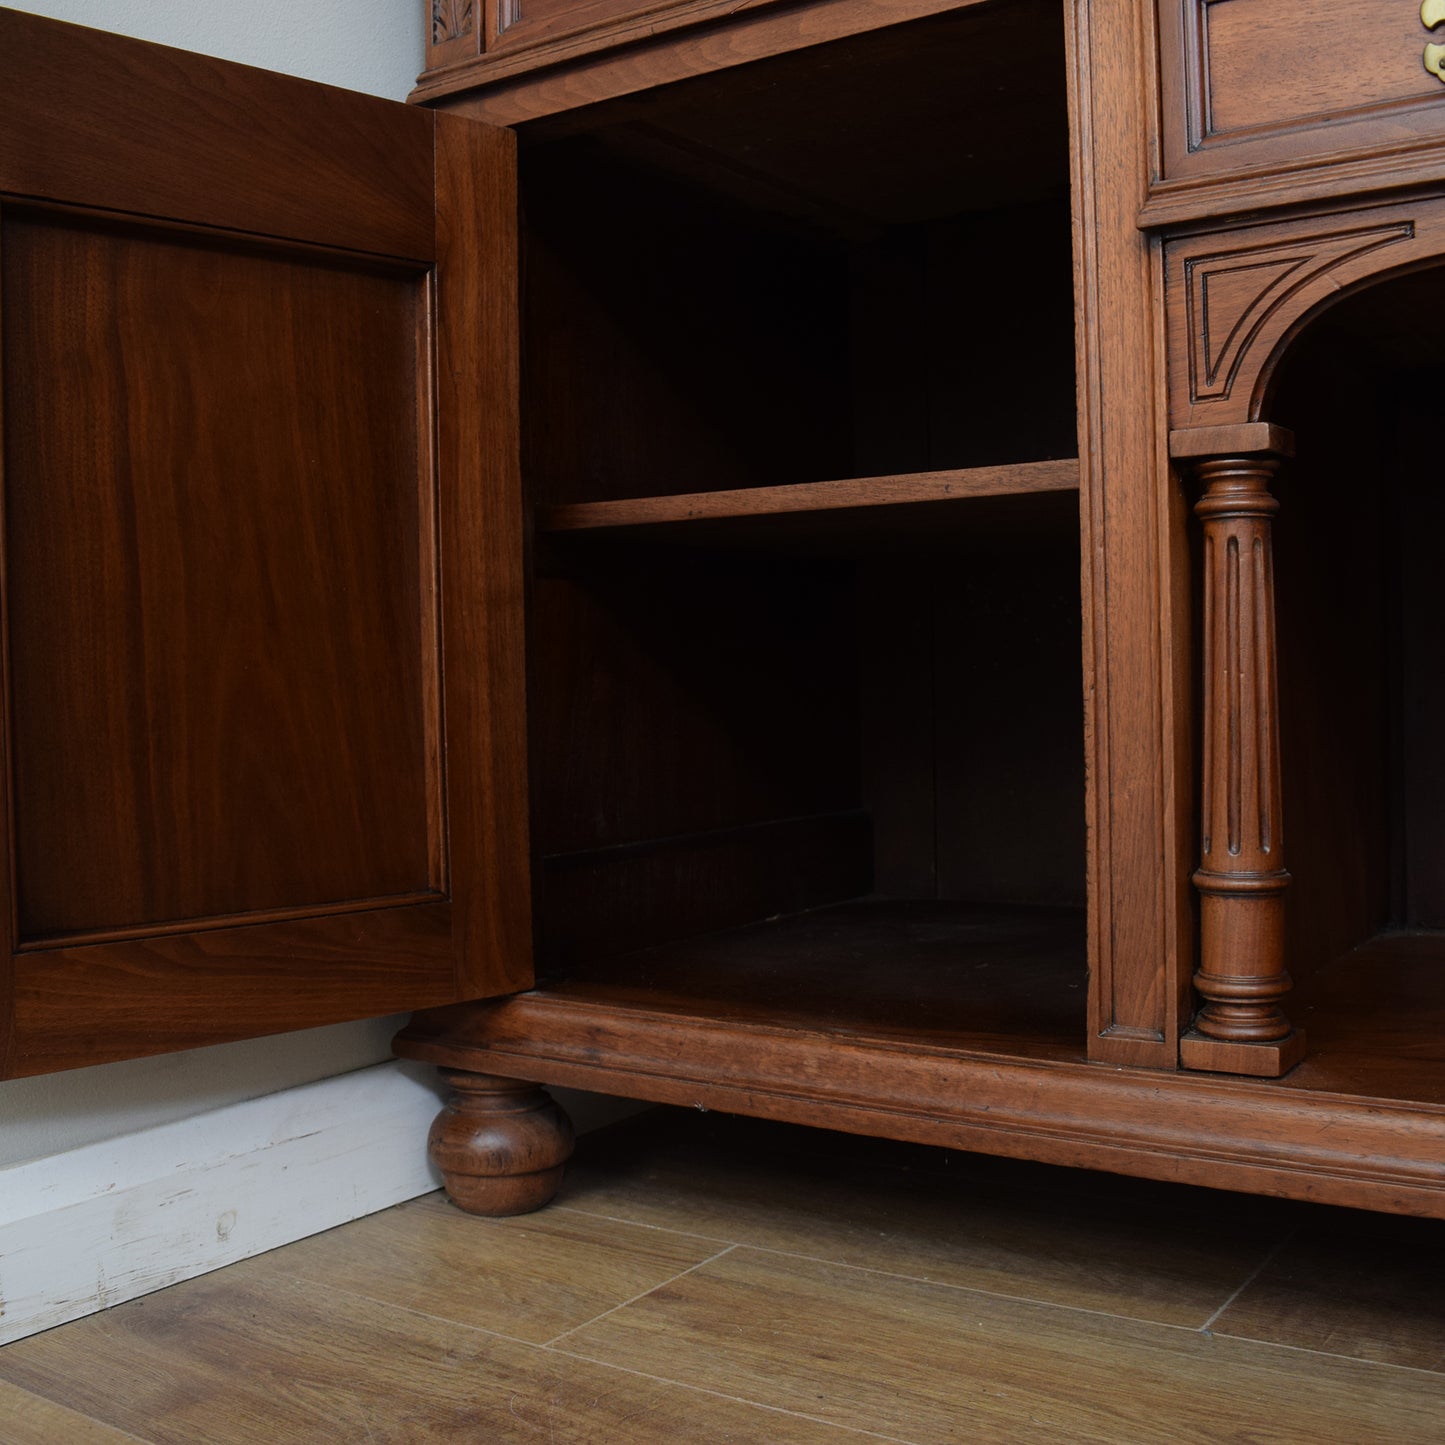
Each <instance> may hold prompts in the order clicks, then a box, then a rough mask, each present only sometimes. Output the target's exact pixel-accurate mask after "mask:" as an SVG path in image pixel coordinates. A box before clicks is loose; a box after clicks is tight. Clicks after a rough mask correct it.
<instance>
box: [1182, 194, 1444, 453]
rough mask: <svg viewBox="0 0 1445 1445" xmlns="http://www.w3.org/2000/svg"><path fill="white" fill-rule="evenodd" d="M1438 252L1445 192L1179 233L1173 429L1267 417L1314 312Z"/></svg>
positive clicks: (1441, 252) (1441, 249) (1435, 257)
mask: <svg viewBox="0 0 1445 1445" xmlns="http://www.w3.org/2000/svg"><path fill="white" fill-rule="evenodd" d="M1441 259H1445V197H1430V198H1427V199H1423V200H1417V201H1411V202H1408V203H1404V204H1395V205H1382V206H1364V207H1357V208H1355V209H1352V210H1349V211H1343V210H1336V211H1332V212H1329V213H1326V214H1319V215H1312V216H1306V217H1302V218H1299V219H1295V220H1290V221H1273V222H1269V223H1266V224H1261V225H1253V226H1242V227H1239V228H1237V229H1234V230H1232V231H1228V232H1224V233H1221V232H1217V231H1216V232H1209V233H1204V234H1200V235H1194V236H1186V237H1181V238H1178V239H1176V240H1173V241H1170V242H1169V243H1168V244H1167V245H1166V247H1165V266H1166V316H1167V325H1168V345H1169V421H1170V426H1171V427H1172V428H1174V429H1179V428H1184V427H1198V426H1229V425H1235V424H1238V423H1241V422H1250V421H1256V420H1259V419H1260V408H1261V403H1262V400H1263V398H1264V396H1265V393H1266V389H1267V386H1268V382H1269V377H1270V375H1271V374H1272V373H1273V370H1274V368H1275V366H1276V364H1277V363H1278V360H1279V358H1280V357H1281V356H1282V355H1283V353H1284V351H1285V349H1286V348H1287V345H1288V342H1289V341H1290V339H1292V337H1293V336H1294V335H1295V334H1296V332H1297V331H1298V330H1299V329H1300V327H1301V326H1302V325H1303V324H1304V323H1305V321H1306V320H1307V319H1309V318H1310V317H1311V316H1312V315H1314V314H1315V313H1316V312H1318V311H1319V310H1320V309H1321V308H1322V307H1324V306H1327V305H1330V304H1333V302H1335V301H1337V300H1339V299H1340V298H1341V297H1342V296H1343V295H1344V294H1345V293H1346V292H1347V291H1353V290H1357V289H1358V288H1359V287H1361V286H1363V285H1367V284H1370V283H1372V282H1374V281H1377V280H1379V279H1381V278H1382V277H1383V276H1385V275H1386V274H1388V273H1390V272H1394V271H1399V270H1408V269H1411V268H1414V267H1417V266H1421V265H1425V264H1428V263H1429V262H1430V261H1433V260H1441Z"/></svg>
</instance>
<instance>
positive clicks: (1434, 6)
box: [1420, 0, 1445, 81]
mask: <svg viewBox="0 0 1445 1445" xmlns="http://www.w3.org/2000/svg"><path fill="white" fill-rule="evenodd" d="M1420 23H1421V24H1422V25H1423V26H1424V27H1425V29H1426V30H1433V29H1434V28H1435V27H1436V26H1437V25H1445V0H1424V3H1423V4H1422V5H1421V6H1420ZM1424 59H1425V69H1426V70H1428V71H1429V72H1430V74H1431V75H1433V76H1434V77H1435V78H1436V79H1437V80H1442V81H1445V45H1427V46H1426V47H1425V57H1424Z"/></svg>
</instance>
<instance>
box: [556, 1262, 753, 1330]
mask: <svg viewBox="0 0 1445 1445" xmlns="http://www.w3.org/2000/svg"><path fill="white" fill-rule="evenodd" d="M736 1248H737V1245H735V1244H730V1245H728V1247H727V1248H726V1249H720V1250H718V1252H717V1253H716V1254H710V1255H708V1257H707V1258H706V1259H700V1260H698V1262H697V1263H696V1264H690V1265H688V1267H687V1268H686V1269H680V1270H678V1272H677V1273H676V1274H674V1275H670V1276H669V1277H668V1278H667V1279H664V1280H659V1281H658V1283H656V1284H654V1285H649V1286H648V1287H647V1288H646V1289H644V1290H639V1291H638V1292H637V1293H636V1294H635V1295H633V1296H632V1298H631V1299H625V1300H623V1301H622V1303H621V1304H615V1305H613V1306H612V1308H611V1309H607V1310H603V1311H602V1313H601V1314H600V1315H594V1316H593V1317H592V1318H591V1319H590V1320H583V1321H582V1323H581V1324H577V1325H573V1326H571V1328H569V1329H565V1330H563V1331H562V1333H561V1334H560V1335H554V1336H553V1337H552V1338H551V1339H550V1340H548V1341H547V1342H546V1343H545V1344H544V1345H543V1346H542V1348H543V1349H546V1350H550V1349H551V1348H552V1347H553V1346H554V1345H555V1344H556V1343H557V1341H558V1340H565V1339H566V1338H567V1336H568V1335H575V1334H576V1333H577V1331H578V1330H585V1329H586V1328H587V1327H588V1326H589V1325H595V1324H596V1323H597V1322H598V1321H599V1320H605V1319H606V1318H607V1317H608V1315H615V1314H616V1313H617V1311H618V1310H625V1309H626V1308H627V1306H628V1305H633V1304H636V1303H637V1301H638V1300H640V1299H646V1298H647V1296H648V1295H650V1294H654V1293H655V1292H656V1291H657V1290H660V1289H666V1288H667V1287H668V1285H670V1284H675V1283H676V1282H677V1281H678V1280H680V1279H683V1278H685V1277H686V1276H687V1275H690V1274H691V1273H692V1272H693V1271H694V1270H698V1269H701V1268H702V1267H703V1266H704V1265H707V1264H713V1263H715V1262H716V1261H717V1260H720V1259H721V1258H722V1257H723V1255H725V1254H731V1253H732V1252H733V1250H735V1249H736Z"/></svg>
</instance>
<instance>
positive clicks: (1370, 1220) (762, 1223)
mask: <svg viewBox="0 0 1445 1445" xmlns="http://www.w3.org/2000/svg"><path fill="white" fill-rule="evenodd" d="M1442 1280H1445V1227H1442V1226H1441V1225H1440V1224H1438V1223H1432V1222H1426V1221H1418V1220H1408V1219H1397V1218H1390V1217H1387V1216H1377V1215H1370V1214H1361V1213H1354V1212H1351V1211H1347V1210H1337V1209H1326V1208H1323V1207H1320V1206H1314V1205H1308V1204H1294V1203H1282V1202H1279V1201H1270V1200H1261V1199H1253V1198H1247V1197H1243V1196H1238V1195H1229V1194H1217V1193H1213V1192H1211V1191H1207V1190H1200V1189H1187V1188H1184V1187H1181V1186H1173V1185H1162V1184H1154V1183H1149V1182H1145V1181H1139V1180H1127V1179H1117V1178H1113V1177H1110V1176H1106V1175H1098V1174H1086V1173H1082V1172H1071V1171H1066V1170H1059V1169H1050V1168H1044V1167H1041V1166H1033V1165H1027V1164H1018V1163H1012V1162H1008V1161H999V1160H989V1159H983V1158H974V1157H969V1156H960V1155H950V1154H946V1153H944V1152H942V1151H938V1150H928V1149H922V1148H915V1147H912V1146H902V1145H894V1144H888V1143H883V1142H879V1141H872V1140H863V1139H849V1138H845V1137H843V1136H838V1135H830V1134H824V1133H815V1132H812V1131H807V1130H801V1129H793V1128H788V1127H785V1126H780V1125H773V1124H766V1123H759V1122H756V1121H747V1120H739V1119H729V1118H724V1117H721V1116H714V1115H708V1116H705V1115H698V1114H694V1113H679V1112H670V1111H657V1112H654V1113H651V1114H648V1115H644V1116H641V1117H640V1118H638V1119H634V1120H631V1121H628V1122H627V1123H625V1124H622V1125H619V1126H617V1127H615V1128H613V1129H610V1130H606V1131H603V1132H601V1133H599V1134H594V1135H591V1136H589V1137H588V1138H586V1139H584V1140H583V1141H582V1144H581V1146H580V1148H579V1156H578V1159H577V1161H576V1163H575V1165H574V1166H573V1168H572V1171H571V1174H570V1177H569V1180H568V1183H567V1185H566V1187H565V1190H564V1192H563V1195H562V1197H561V1199H560V1200H559V1202H558V1203H557V1204H555V1205H553V1206H552V1207H551V1208H550V1209H548V1210H546V1211H544V1212H542V1213H540V1214H536V1215H531V1216H528V1217H526V1218H521V1219H514V1220H507V1221H495V1222H493V1221H482V1220H477V1219H471V1218H468V1217H467V1216H465V1215H462V1214H460V1213H459V1212H457V1211H456V1210H454V1209H452V1208H451V1207H450V1206H449V1205H448V1204H446V1202H445V1201H444V1200H443V1199H441V1198H440V1197H439V1196H432V1197H429V1198H426V1199H421V1200H416V1201H414V1202H412V1203H410V1204H405V1205H401V1206H399V1207H398V1208H396V1209H392V1210H389V1211H387V1212H386V1213H384V1214H379V1215H374V1216H372V1217H371V1218H369V1219H364V1220H360V1221H358V1222H356V1223H354V1224H348V1225H344V1226H342V1227H341V1228H340V1229H336V1230H333V1231H331V1232H330V1233H328V1234H323V1235H319V1236H317V1237H316V1238H314V1239H310V1240H305V1241H302V1242H301V1243H298V1244H294V1245H290V1246H288V1247H287V1248H285V1249H280V1250H276V1251H275V1252H273V1253H271V1254H269V1255H265V1256H262V1257H261V1258H258V1259H254V1260H250V1261H247V1262H246V1263H244V1264H238V1265H234V1266H232V1267H231V1268H229V1269H226V1270H222V1271H219V1272H218V1273H215V1274H211V1275H208V1276H205V1277H204V1278H201V1279H197V1280H192V1281H190V1282H189V1283H186V1284H181V1285H176V1286H174V1287H173V1288H171V1289H168V1290H164V1291H162V1292H161V1293H159V1294H155V1295H151V1296H150V1297H149V1298H146V1299H143V1300H136V1301H133V1302H131V1303H129V1304H124V1305H120V1306H118V1307H117V1308H115V1309H113V1310H110V1311H108V1312H106V1313H104V1314H100V1315H95V1316H92V1317H90V1318H88V1319H85V1320H79V1321H76V1322H75V1323H73V1324H69V1325H64V1326H62V1327H60V1328H59V1329H56V1330H52V1331H51V1332H50V1333H48V1334H45V1335H40V1336H36V1337H34V1338H32V1339H29V1340H22V1341H20V1342H18V1343H16V1344H13V1345H9V1346H6V1347H5V1348H3V1349H0V1440H3V1441H4V1442H5V1445H12V1442H14V1445H30V1442H32V1441H39V1442H52V1441H53V1442H56V1445H70V1442H88V1441H91V1440H95V1441H107V1442H109V1441H117V1442H118V1441H123V1440H127V1439H129V1440H142V1441H156V1442H178V1445H179V1442H184V1445H192V1442H201V1441H214V1442H228V1445H229V1442H246V1445H252V1442H265V1445H272V1442H285V1441H317V1442H321V1441H345V1442H349V1441H396V1442H411V1441H419V1442H420V1441H431V1440H445V1441H469V1442H470V1441H476V1442H487V1445H491V1442H510V1441H535V1440H547V1441H553V1442H573V1441H587V1442H612V1441H617V1442H625V1445H633V1442H650V1441H658V1442H661V1441H682V1442H689V1445H691V1442H713V1441H717V1442H722V1441H733V1442H739V1441H744V1442H746V1441H761V1442H769V1445H772V1442H794V1441H798V1442H814V1441H833V1442H846V1441H849V1440H866V1439H887V1440H895V1441H911V1442H920V1445H921V1442H932V1441H967V1442H990V1441H1029V1442H1048V1441H1060V1442H1063V1441H1070V1442H1073V1441H1101V1442H1111V1445H1112V1442H1129V1445H1136V1442H1150V1441H1161V1442H1164V1441H1167V1442H1171V1445H1178V1442H1186V1441H1199V1442H1211V1445H1213V1442H1222V1441H1243V1440H1249V1441H1258V1442H1263V1441H1277V1442H1294V1441H1310V1442H1332V1441H1339V1442H1347V1445H1368V1442H1373V1441H1386V1440H1388V1441H1390V1442H1412V1441H1420V1442H1427V1441H1428V1442H1432V1445H1433V1442H1439V1441H1440V1440H1442V1439H1445V1291H1442V1290H1441V1288H1440V1284H1441V1281H1442Z"/></svg>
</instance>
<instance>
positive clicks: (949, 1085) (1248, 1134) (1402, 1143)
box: [397, 903, 1445, 1218]
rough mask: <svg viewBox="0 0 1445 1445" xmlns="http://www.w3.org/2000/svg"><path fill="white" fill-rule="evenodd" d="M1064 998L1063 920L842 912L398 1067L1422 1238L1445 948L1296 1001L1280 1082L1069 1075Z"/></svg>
mask: <svg viewBox="0 0 1445 1445" xmlns="http://www.w3.org/2000/svg"><path fill="white" fill-rule="evenodd" d="M1084 981H1085V963H1084V939H1083V920H1082V916H1081V915H1079V914H1071V913H1069V912H1067V911H1065V910H1042V909H1040V910H1027V909H1010V910H1003V909H970V908H966V907H964V906H962V905H953V904H937V903H911V904H868V903H860V904H850V905H844V906H842V907H837V908H828V909H820V910H817V911H815V912H812V913H807V914H801V915H797V916H794V917H792V918H784V919H779V920H773V921H771V922H768V923H763V924H757V925H754V926H752V927H750V928H743V929H738V930H733V931H730V932H727V933H719V934H713V935H709V936H706V937H703V938H697V939H692V940H688V941H686V942H683V943H676V944H669V945H667V946H665V947H659V948H654V949H648V950H644V951H641V952H638V953H634V954H631V955H622V956H618V957H615V958H613V959H610V960H609V959H603V960H597V961H595V962H594V963H593V964H591V965H589V966H588V968H586V969H585V970H581V971H575V972H573V973H572V974H570V975H569V976H568V977H567V978H565V979H562V980H558V981H557V982H554V983H551V984H549V985H547V986H545V987H542V988H539V989H537V990H535V991H533V992H530V993H524V994H519V995H516V996H515V997H513V998H509V999H499V1000H497V1001H495V1002H491V1003H484V1004H476V1005H463V1006H460V1007H457V1008H453V1009H438V1010H433V1011H432V1012H430V1013H428V1014H425V1015H421V1016H419V1017H418V1018H417V1019H416V1020H415V1021H413V1023H412V1025H411V1027H410V1028H408V1029H407V1030H406V1031H405V1032H404V1033H403V1034H401V1035H400V1037H399V1038H398V1040H397V1048H398V1052H399V1053H400V1054H402V1056H403V1057H405V1058H415V1059H424V1060H427V1061H429V1062H431V1063H435V1064H438V1065H441V1066H442V1067H444V1068H453V1069H464V1070H471V1071H474V1072H477V1073H482V1074H496V1075H500V1076H502V1077H503V1078H518V1079H527V1080H529V1081H531V1080H535V1081H538V1082H540V1083H543V1084H552V1085H565V1086H567V1087H571V1088H583V1089H594V1090H598V1091H600V1092H603V1093H617V1094H622V1095H624V1096H626V1097H629V1098H635V1099H650V1100H653V1101H655V1102H658V1103H668V1104H681V1105H686V1106H689V1107H694V1108H700V1109H723V1110H727V1111H729V1112H734V1113H740V1114H750V1115H755V1116H758V1117H762V1118H772V1119H784V1120H789V1121H792V1122H797V1123H807V1124H813V1125H822V1126H826V1127H830V1128H835V1129H844V1130H849V1131H852V1132H855V1133H861V1134H882V1135H886V1136H887V1137H889V1138H895V1139H912V1140H915V1141H916V1142H919V1143H928V1144H940V1145H946V1146H948V1147H951V1148H962V1149H973V1150H978V1151H981V1152H984V1153H996V1154H1006V1155H1014V1156H1016V1157H1019V1158H1027V1159H1037V1160H1043V1161H1045V1162H1050V1163H1057V1164H1070V1165H1082V1166H1086V1167H1090V1168H1095V1169H1107V1170H1110V1171H1113V1172H1116V1173H1123V1174H1137V1175H1142V1176H1144V1177H1146V1178H1157V1179H1169V1180H1175V1181H1181V1182H1185V1183H1192V1184H1202V1185H1208V1186H1210V1187H1212V1188H1229V1189H1246V1190H1250V1191H1253V1192H1259V1193H1267V1194H1282V1195H1286V1196H1290V1197H1294V1198H1303V1199H1319V1198H1326V1199H1327V1200H1328V1201H1329V1202H1331V1203H1335V1204H1346V1205H1355V1206H1365V1207H1370V1208H1376V1209H1378V1208H1381V1207H1386V1208H1389V1209H1393V1210H1396V1211H1399V1212H1402V1213H1413V1214H1423V1215H1429V1216H1432V1217H1436V1218H1439V1217H1445V1172H1442V1170H1441V1159H1442V1153H1441V1127H1442V1125H1445V1102H1441V1101H1442V1099H1445V1094H1442V1089H1441V1085H1442V1081H1445V1060H1442V1057H1441V1044H1440V1041H1441V1037H1442V1034H1441V1030H1440V1022H1441V1010H1442V1007H1445V935H1442V934H1436V935H1431V936H1422V935H1403V936H1402V935H1393V936H1386V937H1383V938H1381V939H1378V940H1375V941H1374V942H1372V943H1371V944H1368V945H1365V946H1364V947H1362V948H1360V949H1357V950H1355V951H1354V952H1353V953H1351V954H1349V955H1346V957H1345V958H1343V959H1340V960H1337V961H1336V963H1335V964H1333V965H1331V966H1330V967H1329V968H1328V969H1326V970H1324V971H1322V973H1321V975H1320V976H1319V977H1318V979H1317V980H1314V981H1311V985H1309V986H1307V987H1303V988H1301V990H1300V993H1301V995H1303V997H1301V998H1300V999H1298V1000H1294V1002H1295V1003H1296V1004H1298V1005H1301V1006H1302V1007H1301V1009H1300V1019H1301V1022H1302V1023H1303V1024H1304V1027H1305V1028H1306V1029H1307V1030H1308V1031H1309V1034H1310V1047H1311V1051H1312V1058H1311V1059H1309V1060H1307V1061H1306V1062H1305V1063H1303V1064H1301V1065H1299V1067H1298V1068H1296V1069H1295V1070H1294V1071H1293V1072H1292V1073H1291V1074H1289V1075H1288V1076H1287V1077H1286V1078H1284V1079H1239V1078H1234V1077H1230V1076H1228V1075H1222V1074H1205V1073H1188V1072H1180V1073H1170V1072H1167V1071H1156V1070H1148V1069H1132V1068H1125V1067H1119V1066H1111V1067H1107V1068H1105V1067H1100V1066H1099V1065H1098V1064H1092V1063H1089V1062H1088V1061H1087V1060H1086V1059H1085V1057H1084V1036H1085V1031H1086V1029H1085V1021H1084V994H1085V982H1084ZM1366 991H1368V992H1369V995H1370V997H1371V998H1372V1000H1374V1005H1373V1006H1374V1007H1375V1013H1374V1016H1373V1017H1372V1018H1371V1019H1369V1021H1368V1022H1366V1023H1365V1025H1364V1027H1363V1029H1362V1027H1361V1016H1360V1011H1359V1009H1358V1007H1357V1005H1358V1003H1359V1001H1360V999H1361V997H1362V996H1363V994H1364V993H1365V992H1366ZM1201 1119H1204V1120H1206V1123H1207V1127H1202V1126H1201V1123H1200V1120H1201ZM1322 1183H1323V1184H1324V1185H1327V1189H1326V1188H1322Z"/></svg>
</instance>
